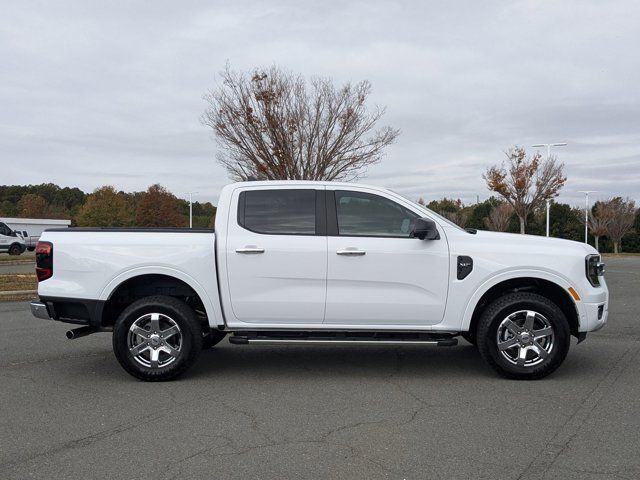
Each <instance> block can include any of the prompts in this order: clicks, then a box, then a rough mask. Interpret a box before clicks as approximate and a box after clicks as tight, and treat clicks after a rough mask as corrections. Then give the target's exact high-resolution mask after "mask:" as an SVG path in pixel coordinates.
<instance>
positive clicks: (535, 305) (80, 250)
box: [31, 181, 608, 380]
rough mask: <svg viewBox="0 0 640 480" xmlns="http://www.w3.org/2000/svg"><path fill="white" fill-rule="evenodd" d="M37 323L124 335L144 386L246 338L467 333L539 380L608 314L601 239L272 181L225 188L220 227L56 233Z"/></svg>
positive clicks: (522, 374)
mask: <svg viewBox="0 0 640 480" xmlns="http://www.w3.org/2000/svg"><path fill="white" fill-rule="evenodd" d="M36 259H37V261H36V272H37V276H38V280H39V285H38V296H39V299H38V301H34V302H32V303H31V311H32V312H33V315H35V316H36V317H38V318H44V319H52V320H56V321H60V322H68V323H74V324H77V325H80V327H78V328H75V329H73V330H70V331H69V332H67V336H68V337H69V338H78V337H82V336H85V335H88V334H92V333H95V332H107V331H108V332H111V333H112V341H113V351H114V353H115V356H116V358H117V360H118V361H119V362H120V364H121V365H122V367H123V368H124V369H125V370H126V371H127V372H128V373H130V374H131V375H133V376H135V377H137V378H139V379H142V380H167V379H170V378H174V377H176V376H178V375H180V374H181V373H183V372H185V371H186V370H187V369H188V368H189V367H190V366H191V365H193V363H194V362H195V361H196V360H197V359H198V357H199V355H200V352H201V351H202V349H204V348H211V347H213V346H214V345H216V344H217V343H218V342H220V341H221V340H222V339H223V338H224V337H225V336H228V338H229V341H230V342H231V343H232V344H235V345H245V344H249V345H251V344H272V345H283V344H284V345H286V344H296V345H309V346H312V345H313V346H316V345H338V344H339V345H376V346H383V345H393V346H398V345H436V346H452V345H456V344H457V343H458V337H459V336H462V337H463V338H464V339H465V340H466V341H468V342H470V343H471V344H473V345H475V346H476V347H477V349H478V351H479V353H480V356H481V357H482V358H483V359H484V361H485V362H486V363H487V364H488V365H489V366H490V367H492V368H493V369H494V370H496V371H497V372H498V373H500V374H501V375H503V376H505V377H508V378H514V379H537V378H541V377H544V376H546V375H549V374H550V373H551V372H553V371H554V370H555V369H557V368H558V367H559V366H560V365H561V364H562V362H563V360H564V359H565V357H566V355H567V353H568V351H569V345H570V343H571V337H572V336H573V337H576V338H577V340H578V343H579V342H581V341H583V340H584V339H585V337H586V335H587V332H592V331H595V330H598V329H600V328H602V327H603V326H604V325H605V324H606V322H607V306H608V290H607V286H606V283H605V280H604V277H603V274H604V264H603V263H601V261H600V256H599V255H598V253H597V251H596V250H594V249H593V248H592V247H590V246H589V245H586V244H583V243H578V242H573V241H568V240H561V239H556V238H546V237H537V236H529V235H519V234H507V233H496V232H485V231H475V230H473V231H467V230H464V229H462V228H460V227H458V226H457V225H455V224H453V223H451V222H450V221H448V220H447V219H445V218H443V217H441V216H439V215H437V214H436V213H434V212H432V211H431V210H429V209H427V208H425V207H423V206H421V205H418V204H416V203H414V202H411V201H409V200H407V199H405V198H403V197H402V196H400V195H398V194H396V193H394V192H392V191H389V190H385V189H382V188H379V187H371V186H364V185H358V184H350V183H334V182H306V181H269V182H243V183H235V184H232V185H228V186H226V187H224V189H223V190H222V192H221V194H220V200H219V205H218V211H217V215H216V221H215V231H210V230H195V229H194V230H192V229H108V228H99V229H98V228H96V229H94V228H88V229H87V228H84V229H83V228H68V229H61V230H58V229H52V230H47V231H46V232H44V234H43V235H42V238H41V241H40V242H39V243H38V245H37V249H36Z"/></svg>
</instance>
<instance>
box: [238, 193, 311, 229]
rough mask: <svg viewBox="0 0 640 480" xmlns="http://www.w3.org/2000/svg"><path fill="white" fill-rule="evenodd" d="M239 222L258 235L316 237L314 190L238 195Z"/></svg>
mask: <svg viewBox="0 0 640 480" xmlns="http://www.w3.org/2000/svg"><path fill="white" fill-rule="evenodd" d="M239 209H240V211H239V212H238V213H239V214H238V222H239V223H240V225H242V226H243V227H244V228H246V229H248V230H251V231H254V232H257V233H270V234H289V235H315V233H316V192H315V190H308V189H306V190H289V189H287V190H256V191H247V192H242V193H241V194H240V204H239Z"/></svg>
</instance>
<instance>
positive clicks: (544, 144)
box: [531, 142, 567, 237]
mask: <svg viewBox="0 0 640 480" xmlns="http://www.w3.org/2000/svg"><path fill="white" fill-rule="evenodd" d="M566 145H567V144H566V142H561V143H537V144H535V145H531V146H532V147H547V162H548V161H549V157H551V147H564V146H566ZM550 204H551V200H549V199H547V237H548V236H549V209H550Z"/></svg>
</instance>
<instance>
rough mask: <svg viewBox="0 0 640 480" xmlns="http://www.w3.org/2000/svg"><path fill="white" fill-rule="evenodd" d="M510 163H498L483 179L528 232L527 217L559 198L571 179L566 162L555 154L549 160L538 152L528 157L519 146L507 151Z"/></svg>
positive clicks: (521, 228) (522, 228) (521, 231)
mask: <svg viewBox="0 0 640 480" xmlns="http://www.w3.org/2000/svg"><path fill="white" fill-rule="evenodd" d="M505 154H506V155H507V162H506V166H505V164H504V163H503V164H502V165H501V166H499V167H498V166H497V165H494V166H492V167H490V168H488V169H487V171H486V172H485V173H484V174H483V175H482V178H484V180H485V181H486V182H487V187H488V188H489V190H491V191H493V192H496V193H497V194H499V195H500V196H502V197H503V198H504V199H505V200H506V201H507V203H509V205H511V207H513V211H514V213H515V214H516V215H517V216H518V218H519V219H520V233H525V226H526V224H527V216H528V215H529V214H530V213H531V212H533V211H534V210H535V209H536V208H538V207H541V206H542V205H543V204H544V203H545V202H546V201H547V200H549V199H551V198H554V197H557V196H558V192H559V191H560V189H561V188H562V187H563V186H564V184H565V182H566V181H567V177H565V176H564V164H562V163H558V162H557V160H556V158H555V157H550V158H549V159H547V160H546V161H544V160H542V155H541V154H540V153H538V152H536V153H535V154H534V155H533V156H531V157H527V152H526V151H525V149H524V148H523V147H518V146H515V147H513V148H510V149H509V150H507V151H506V152H505Z"/></svg>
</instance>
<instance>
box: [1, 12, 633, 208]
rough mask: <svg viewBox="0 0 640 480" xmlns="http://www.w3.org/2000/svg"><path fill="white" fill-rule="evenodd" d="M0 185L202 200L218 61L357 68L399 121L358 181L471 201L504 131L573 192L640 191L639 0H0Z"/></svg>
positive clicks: (482, 191)
mask: <svg viewBox="0 0 640 480" xmlns="http://www.w3.org/2000/svg"><path fill="white" fill-rule="evenodd" d="M0 4H1V7H2V8H1V12H2V13H1V17H0V159H1V162H0V165H1V168H0V184H28V183H42V182H54V183H57V184H59V185H63V186H78V187H80V188H81V189H83V190H85V191H91V190H93V189H94V188H96V187H98V186H100V185H104V184H111V185H114V186H115V187H117V188H119V189H123V190H143V189H145V188H146V187H147V186H148V185H150V184H152V183H156V182H159V183H161V184H163V185H165V186H167V187H168V188H169V189H170V190H172V191H173V192H174V193H175V194H176V195H178V196H183V197H184V196H185V192H187V191H198V192H200V193H199V195H196V198H197V199H200V200H211V201H213V202H214V203H215V201H216V200H217V196H218V193H219V191H220V188H221V187H222V186H223V185H224V184H226V183H228V182H229V180H228V177H227V174H226V171H225V170H224V169H223V168H222V167H220V166H218V165H217V163H216V161H215V149H216V146H215V143H214V141H213V140H212V136H211V132H210V131H208V130H207V129H206V128H205V127H204V126H202V125H201V123H200V116H201V114H202V112H203V111H204V108H205V103H204V101H203V99H202V96H203V94H204V93H205V92H206V91H207V90H208V89H210V88H212V87H214V86H215V85H216V82H217V79H218V72H220V70H222V69H223V67H224V65H225V63H226V62H227V61H229V62H230V63H231V65H232V67H233V68H234V69H239V70H249V69H252V68H254V67H257V66H269V65H271V64H273V63H275V64H278V65H279V66H282V67H284V68H285V69H289V70H291V71H294V72H300V73H302V74H304V75H306V76H310V75H319V76H327V77H331V78H333V79H334V80H335V81H336V82H337V83H341V82H345V81H359V80H364V79H368V80H369V81H371V83H372V85H373V94H372V97H371V100H372V102H373V103H376V104H379V105H384V106H386V108H387V114H386V116H385V117H384V118H383V123H384V124H389V125H392V126H394V127H397V128H400V129H401V130H402V134H401V136H400V137H399V139H398V141H397V142H396V144H394V145H393V146H392V147H390V148H389V149H388V151H387V155H386V156H385V158H384V159H383V160H382V162H381V163H380V164H378V165H376V166H374V167H372V168H370V169H369V171H368V174H367V175H366V177H365V178H364V179H362V180H361V182H362V183H371V184H376V185H383V186H387V187H390V188H392V189H394V190H396V191H398V192H400V193H402V194H405V195H407V196H409V197H411V198H413V199H417V198H418V197H419V196H423V197H424V198H425V199H427V200H431V199H434V198H440V197H443V196H447V197H455V198H462V199H463V200H464V201H465V202H467V203H469V202H473V201H475V199H476V195H479V196H480V198H481V199H483V198H486V197H488V196H489V192H488V191H487V190H486V187H485V185H484V183H483V180H482V178H481V173H482V171H483V170H484V169H485V168H486V167H487V166H488V165H490V164H492V163H496V162H501V161H502V159H503V157H504V154H503V151H504V150H505V149H506V148H508V147H509V146H511V145H514V144H518V145H525V146H529V145H531V144H534V143H546V142H567V143H568V144H569V145H568V146H567V147H560V148H558V149H557V150H556V153H557V154H558V156H559V158H560V160H561V161H563V162H564V163H565V164H566V172H567V175H568V182H567V185H566V187H565V188H564V190H563V191H562V193H561V196H560V200H562V201H566V202H569V203H572V204H577V203H578V202H579V201H580V199H581V198H583V197H582V196H581V194H579V193H577V192H578V191H579V190H599V191H600V193H598V194H596V196H599V197H601V198H604V197H607V196H612V195H623V196H630V197H633V198H635V199H636V200H640V2H638V1H637V0H629V1H602V0H597V1H586V0H579V1H567V0H563V1H547V2H543V1H529V2H525V1H513V0H511V1H503V2H495V1H482V2H478V1H475V0H469V1H465V2H456V1H448V2H424V1H414V2H376V1H372V0H367V1H363V2H350V1H346V0H341V1H338V2H331V1H328V0H323V1H322V2H304V1H301V0H298V1H290V2H289V1H275V0H270V1H257V0H256V1H250V2H249V1H247V2H244V1H238V0H234V1H221V2H215V1H208V2H195V1H185V0H180V1H172V2H168V1H157V0H154V1H153V2H150V1H147V2H135V1H131V0H127V1H122V2H113V1H110V2H107V1H104V2H85V1H79V0H78V1H75V2H62V1H57V2H51V1H42V2H35V1H9V0H0Z"/></svg>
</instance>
